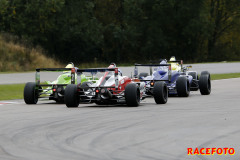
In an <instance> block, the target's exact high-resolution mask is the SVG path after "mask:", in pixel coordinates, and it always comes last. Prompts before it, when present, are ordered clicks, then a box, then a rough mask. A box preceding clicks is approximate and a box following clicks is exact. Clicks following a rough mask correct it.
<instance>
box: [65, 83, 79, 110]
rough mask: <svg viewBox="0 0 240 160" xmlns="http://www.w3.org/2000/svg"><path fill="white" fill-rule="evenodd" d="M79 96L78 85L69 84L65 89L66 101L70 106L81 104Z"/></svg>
mask: <svg viewBox="0 0 240 160" xmlns="http://www.w3.org/2000/svg"><path fill="white" fill-rule="evenodd" d="M79 100H80V98H79V96H78V91H77V85H75V84H69V85H67V87H66V89H65V95H64V101H65V103H66V106H67V107H68V108H70V107H78V105H79Z"/></svg>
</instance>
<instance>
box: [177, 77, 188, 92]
mask: <svg viewBox="0 0 240 160" xmlns="http://www.w3.org/2000/svg"><path fill="white" fill-rule="evenodd" d="M176 88H177V94H178V96H179V97H188V96H189V93H190V86H189V81H188V79H187V77H185V76H180V77H178V79H177V82H176Z"/></svg>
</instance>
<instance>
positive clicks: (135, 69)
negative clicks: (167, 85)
mask: <svg viewBox="0 0 240 160" xmlns="http://www.w3.org/2000/svg"><path fill="white" fill-rule="evenodd" d="M139 66H141V67H149V68H150V74H152V67H159V66H168V81H171V77H172V72H171V71H172V68H171V64H135V68H134V77H135V78H137V76H138V67H139Z"/></svg>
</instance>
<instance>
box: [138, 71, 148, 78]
mask: <svg viewBox="0 0 240 160" xmlns="http://www.w3.org/2000/svg"><path fill="white" fill-rule="evenodd" d="M147 76H149V74H148V73H145V72H143V73H140V74H139V75H138V78H139V79H141V77H147Z"/></svg>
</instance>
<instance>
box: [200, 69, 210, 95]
mask: <svg viewBox="0 0 240 160" xmlns="http://www.w3.org/2000/svg"><path fill="white" fill-rule="evenodd" d="M199 89H200V93H201V94H202V95H209V94H210V93H211V77H210V73H209V72H207V71H203V72H202V73H201V76H200V78H199Z"/></svg>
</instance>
